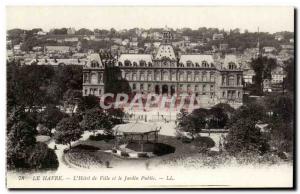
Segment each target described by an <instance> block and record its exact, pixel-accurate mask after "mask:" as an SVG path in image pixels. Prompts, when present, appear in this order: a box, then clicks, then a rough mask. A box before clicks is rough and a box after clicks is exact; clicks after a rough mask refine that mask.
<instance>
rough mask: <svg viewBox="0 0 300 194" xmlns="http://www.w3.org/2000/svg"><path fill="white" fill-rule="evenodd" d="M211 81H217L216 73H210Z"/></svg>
mask: <svg viewBox="0 0 300 194" xmlns="http://www.w3.org/2000/svg"><path fill="white" fill-rule="evenodd" d="M210 81H211V82H214V81H215V75H214V74H213V73H211V74H210Z"/></svg>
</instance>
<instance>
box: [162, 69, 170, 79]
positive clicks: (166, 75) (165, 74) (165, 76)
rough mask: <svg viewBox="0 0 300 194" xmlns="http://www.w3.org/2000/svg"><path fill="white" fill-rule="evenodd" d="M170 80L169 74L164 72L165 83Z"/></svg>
mask: <svg viewBox="0 0 300 194" xmlns="http://www.w3.org/2000/svg"><path fill="white" fill-rule="evenodd" d="M168 78H169V77H168V72H166V71H164V72H163V80H164V81H168V80H169V79H168Z"/></svg>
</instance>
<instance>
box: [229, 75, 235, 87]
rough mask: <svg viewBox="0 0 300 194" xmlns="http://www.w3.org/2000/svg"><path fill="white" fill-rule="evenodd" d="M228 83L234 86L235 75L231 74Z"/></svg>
mask: <svg viewBox="0 0 300 194" xmlns="http://www.w3.org/2000/svg"><path fill="white" fill-rule="evenodd" d="M228 85H229V86H234V76H233V75H231V76H229V79H228Z"/></svg>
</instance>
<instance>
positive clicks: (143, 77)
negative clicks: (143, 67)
mask: <svg viewBox="0 0 300 194" xmlns="http://www.w3.org/2000/svg"><path fill="white" fill-rule="evenodd" d="M140 80H141V81H144V80H145V74H144V72H143V71H141V73H140Z"/></svg>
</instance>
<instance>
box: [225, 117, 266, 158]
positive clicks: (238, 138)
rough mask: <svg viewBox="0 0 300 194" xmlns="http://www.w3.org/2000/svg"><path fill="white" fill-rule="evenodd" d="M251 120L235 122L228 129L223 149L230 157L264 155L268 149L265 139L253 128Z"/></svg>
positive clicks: (253, 123) (253, 124)
mask: <svg viewBox="0 0 300 194" xmlns="http://www.w3.org/2000/svg"><path fill="white" fill-rule="evenodd" d="M255 124H256V122H255V121H253V120H252V119H251V118H241V119H239V120H236V122H235V123H234V124H232V125H231V126H230V128H229V132H228V135H227V136H226V139H225V149H226V150H227V151H228V152H229V153H230V154H232V155H236V154H239V153H256V154H264V153H266V152H267V150H268V149H269V145H268V143H267V139H266V137H264V135H263V134H262V133H261V132H260V130H259V129H258V128H256V127H255Z"/></svg>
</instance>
